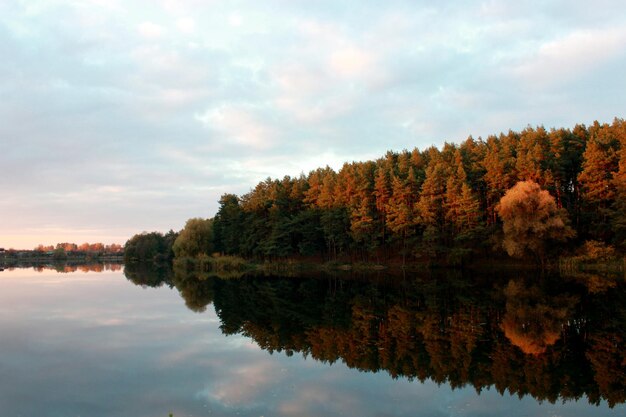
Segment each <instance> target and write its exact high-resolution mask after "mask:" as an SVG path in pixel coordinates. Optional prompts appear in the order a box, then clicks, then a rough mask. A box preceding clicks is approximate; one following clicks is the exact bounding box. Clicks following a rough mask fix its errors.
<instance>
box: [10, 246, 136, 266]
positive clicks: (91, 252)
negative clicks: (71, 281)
mask: <svg viewBox="0 0 626 417" xmlns="http://www.w3.org/2000/svg"><path fill="white" fill-rule="evenodd" d="M123 252H124V248H123V247H122V245H119V244H117V243H112V244H110V245H105V244H103V243H83V244H81V245H77V244H76V243H68V242H63V243H57V244H56V245H48V246H46V245H42V244H39V245H38V246H36V247H35V248H34V249H32V250H16V249H13V248H11V249H7V250H4V249H3V248H0V261H2V263H5V264H6V263H11V262H38V261H63V262H65V261H68V260H72V261H84V260H90V261H92V260H99V259H114V258H115V259H120V258H121V257H122V255H123Z"/></svg>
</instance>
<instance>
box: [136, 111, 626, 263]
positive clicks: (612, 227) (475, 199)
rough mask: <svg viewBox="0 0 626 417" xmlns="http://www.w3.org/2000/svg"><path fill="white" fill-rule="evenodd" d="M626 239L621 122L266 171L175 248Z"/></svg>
mask: <svg viewBox="0 0 626 417" xmlns="http://www.w3.org/2000/svg"><path fill="white" fill-rule="evenodd" d="M143 236H144V237H146V235H145V234H144V235H143ZM138 238H140V235H137V236H135V238H133V239H135V240H134V241H133V239H131V240H130V241H129V242H128V243H127V247H126V249H127V251H128V250H129V249H130V254H129V255H130V257H131V258H145V257H146V256H143V255H142V254H141V253H139V252H137V251H136V250H135V249H136V245H135V244H136V243H137V240H136V239H138ZM625 239H626V124H625V122H624V120H623V119H617V118H616V119H615V120H614V121H613V123H612V124H600V123H598V122H595V123H593V124H592V125H590V126H585V125H576V126H575V127H574V128H572V129H568V128H559V129H550V130H548V129H545V128H543V127H537V128H532V127H527V128H526V129H524V130H522V131H521V132H514V131H509V132H508V133H501V134H500V135H497V136H490V137H488V138H486V139H481V138H479V139H474V138H472V137H469V138H468V139H466V140H465V141H463V142H461V143H460V144H458V145H457V144H452V143H446V144H444V146H443V147H442V148H441V149H439V148H436V147H430V148H428V149H424V150H419V149H413V150H411V151H409V150H403V151H400V152H393V151H389V152H387V153H386V154H385V155H384V156H383V157H381V158H379V159H377V160H375V161H365V162H351V163H345V164H344V165H343V167H342V168H341V169H340V170H339V171H335V170H333V169H331V168H329V167H325V168H318V169H316V170H314V171H312V172H310V173H309V174H308V175H304V174H302V175H300V176H299V177H296V178H292V177H289V176H286V177H284V178H282V179H271V178H268V179H267V180H265V181H262V182H260V183H259V184H257V185H256V186H255V187H254V188H253V189H252V190H251V191H250V192H248V193H247V194H245V195H242V196H237V195H234V194H225V195H223V196H222V197H221V199H220V201H219V209H218V212H217V214H216V215H215V217H214V218H213V219H190V220H189V221H188V222H187V225H186V226H185V229H183V230H182V231H181V233H180V236H177V239H176V242H175V243H173V249H174V253H175V254H176V255H177V256H191V257H194V256H197V255H199V254H202V253H204V254H213V253H220V254H225V255H238V256H242V257H244V258H254V259H265V260H274V259H285V258H303V257H304V258H310V259H319V260H333V259H346V260H352V261H362V262H389V261H396V262H400V261H402V262H412V261H421V260H426V261H429V262H432V261H434V262H441V263H445V264H451V265H455V264H456V265H458V264H462V263H464V262H466V261H467V260H470V259H472V260H473V259H480V258H486V257H489V258H493V257H500V258H503V259H506V258H508V257H509V256H510V257H514V258H526V259H531V260H534V261H536V262H537V263H543V262H545V261H546V259H548V260H549V259H554V257H556V256H559V255H562V254H563V253H570V254H575V253H577V252H576V251H579V252H580V250H581V249H580V248H583V247H586V248H587V249H588V250H589V248H592V249H598V248H600V249H601V250H602V251H605V252H607V253H610V254H614V253H615V251H617V253H619V252H620V251H623V250H624V248H625V244H626V242H625ZM166 240H168V241H169V242H172V241H173V239H172V238H171V237H170V238H168V239H166ZM554 243H558V244H554ZM161 246H162V247H163V244H162V245H161ZM166 246H167V245H166ZM170 246H171V244H170Z"/></svg>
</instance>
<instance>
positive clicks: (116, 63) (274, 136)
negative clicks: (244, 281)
mask: <svg viewBox="0 0 626 417" xmlns="http://www.w3.org/2000/svg"><path fill="white" fill-rule="evenodd" d="M625 22H626V11H624V8H623V7H621V3H620V2H619V1H613V0H602V3H601V4H600V6H598V7H594V8H589V6H588V4H587V3H585V2H582V1H581V2H578V1H574V2H569V1H568V2H565V1H560V0H557V1H554V2H548V3H542V4H541V5H526V4H522V3H519V4H518V3H516V4H512V3H508V2H504V1H487V2H485V1H470V2H452V3H446V4H441V5H439V4H433V3H424V2H405V1H392V2H387V3H385V4H382V3H379V2H364V3H363V2H359V3H358V4H357V3H356V2H350V1H349V2H345V3H337V2H330V1H319V2H302V1H294V2H285V1H282V0H270V1H269V2H261V3H259V2H251V1H243V2H242V3H238V4H236V5H233V4H231V3H225V2H215V1H212V2H206V1H200V0H190V1H185V2H181V1H171V0H163V1H156V2H146V1H141V0H140V1H138V2H122V1H110V2H105V1H102V0H90V1H89V2H66V1H60V0H50V1H45V2H36V3H33V2H26V3H25V2H0V54H2V56H5V57H9V58H10V59H5V60H2V61H1V62H0V91H1V92H2V97H3V99H2V100H1V101H0V145H1V146H2V149H3V151H2V152H0V166H2V167H3V177H2V178H0V193H2V195H3V196H10V197H4V198H3V201H1V202H0V210H1V212H2V213H3V217H5V218H7V217H8V218H12V219H17V220H15V221H14V222H12V223H11V224H8V223H7V222H4V223H2V219H0V223H1V224H0V226H2V227H9V226H10V227H11V228H12V231H11V234H12V235H15V236H16V235H18V234H19V230H20V229H23V230H26V229H28V228H34V229H36V227H37V226H41V227H46V226H49V225H53V226H55V227H58V228H60V229H63V230H67V231H68V234H69V233H71V232H70V231H71V230H72V228H76V230H77V232H76V235H77V237H79V238H82V234H81V232H80V231H81V230H88V229H92V228H96V229H105V228H106V227H105V226H106V225H109V226H110V227H111V228H113V229H115V228H116V227H117V226H118V225H120V224H122V225H123V230H128V231H131V230H132V229H133V225H134V226H135V227H136V229H138V230H143V229H153V228H161V229H165V230H167V229H169V228H170V227H174V228H176V227H177V225H182V224H184V221H185V220H186V218H185V216H189V215H194V216H198V215H203V216H206V217H209V216H211V215H212V214H214V210H215V208H216V206H217V204H216V200H217V198H219V193H221V192H224V191H228V190H231V191H235V190H236V192H241V191H243V192H245V191H246V190H248V189H250V188H252V187H253V186H254V185H255V184H254V181H255V180H256V178H258V177H259V176H262V175H268V174H271V175H273V176H282V175H283V174H290V175H293V174H294V173H295V174H296V175H297V173H299V172H301V171H304V172H306V171H307V170H309V169H310V168H312V166H311V165H312V164H315V163H318V161H319V163H321V164H324V161H325V160H326V159H327V158H331V157H332V163H333V164H335V163H337V164H338V165H340V163H339V162H337V161H351V160H358V159H361V158H366V157H367V158H369V157H370V155H373V156H378V155H381V154H383V153H384V152H385V151H386V150H388V149H395V150H398V149H402V148H413V147H415V146H418V147H420V148H424V147H427V146H430V145H432V144H435V145H440V144H442V143H443V141H445V140H448V141H459V140H462V139H464V138H465V137H467V136H468V135H469V134H472V135H474V136H486V135H488V134H492V133H498V132H500V131H507V130H508V129H509V128H513V129H520V128H523V127H525V126H526V125H527V124H529V123H530V124H544V125H546V126H571V125H573V124H575V123H579V122H583V123H589V122H591V121H593V120H594V119H598V120H600V121H610V120H611V119H612V118H613V117H615V116H620V115H619V114H616V113H615V112H616V111H617V110H616V109H620V108H623V107H624V103H623V97H621V95H619V94H618V93H617V92H618V91H621V90H623V89H624V88H626V81H625V80H624V77H623V76H622V72H623V70H622V69H623V67H624V66H625V65H626V57H625V54H624V51H623V48H621V45H623V44H624V43H625V40H626V38H625V35H624V29H623V28H624V27H625V26H626V24H625ZM113 189H120V190H123V191H120V192H119V193H112V192H110V191H111V190H113ZM96 190H105V192H100V193H96V192H95V191H96ZM214 200H215V201H214ZM107 201H108V202H109V204H108V205H107V204H106V202H107ZM86 213H93V214H94V215H93V216H88V215H87V214H86ZM90 221H94V222H95V223H97V225H96V226H94V227H90V224H89V222H90ZM3 230H4V229H3ZM29 230H30V229H29ZM120 230H121V229H120ZM28 233H30V232H28ZM116 233H117V232H116ZM119 233H120V234H121V233H125V232H121V231H120V232H119ZM29 236H31V237H32V235H30V234H29ZM48 236H51V235H48ZM29 238H30V237H29ZM63 240H71V236H68V238H67V239H63ZM22 241H25V240H22ZM31 243H32V245H34V244H36V243H40V242H39V241H37V242H31ZM41 243H46V242H41ZM32 245H30V244H29V245H28V246H32Z"/></svg>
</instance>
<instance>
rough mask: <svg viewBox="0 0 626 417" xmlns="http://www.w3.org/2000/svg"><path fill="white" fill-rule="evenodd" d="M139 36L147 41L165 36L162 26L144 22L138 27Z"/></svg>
mask: <svg viewBox="0 0 626 417" xmlns="http://www.w3.org/2000/svg"><path fill="white" fill-rule="evenodd" d="M137 32H138V33H139V35H140V36H141V37H143V38H146V39H159V38H160V37H161V36H163V34H164V30H163V28H162V27H161V26H159V25H157V24H156V23H152V22H142V23H140V24H139V25H138V26H137Z"/></svg>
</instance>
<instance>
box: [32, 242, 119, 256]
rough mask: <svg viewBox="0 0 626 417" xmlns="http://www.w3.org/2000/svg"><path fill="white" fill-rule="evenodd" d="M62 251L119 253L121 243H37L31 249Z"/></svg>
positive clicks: (37, 250) (36, 250)
mask: <svg viewBox="0 0 626 417" xmlns="http://www.w3.org/2000/svg"><path fill="white" fill-rule="evenodd" d="M55 250H56V251H64V252H100V253H120V252H122V251H123V248H122V245H118V244H117V243H112V244H110V245H105V244H104V243H100V242H98V243H88V242H85V243H82V244H80V245H77V244H76V243H68V242H63V243H57V244H56V245H49V246H44V245H42V244H39V245H37V247H36V248H35V249H33V251H35V252H52V251H55Z"/></svg>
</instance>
